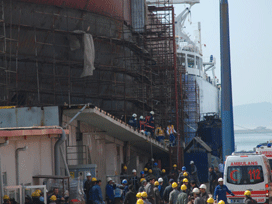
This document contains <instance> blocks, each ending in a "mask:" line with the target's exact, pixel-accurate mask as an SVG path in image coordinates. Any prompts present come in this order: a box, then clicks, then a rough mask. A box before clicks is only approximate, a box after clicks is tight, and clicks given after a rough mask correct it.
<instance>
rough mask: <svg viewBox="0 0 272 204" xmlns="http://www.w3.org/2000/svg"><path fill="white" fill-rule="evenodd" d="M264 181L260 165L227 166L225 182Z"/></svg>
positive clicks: (247, 182) (252, 182)
mask: <svg viewBox="0 0 272 204" xmlns="http://www.w3.org/2000/svg"><path fill="white" fill-rule="evenodd" d="M263 181H264V177H263V169H262V166H231V167H228V178H227V182H228V183H231V184H236V185H245V184H256V183H261V182H263Z"/></svg>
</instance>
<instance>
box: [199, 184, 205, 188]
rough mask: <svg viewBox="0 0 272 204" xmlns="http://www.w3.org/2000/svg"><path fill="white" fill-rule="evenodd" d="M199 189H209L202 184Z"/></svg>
mask: <svg viewBox="0 0 272 204" xmlns="http://www.w3.org/2000/svg"><path fill="white" fill-rule="evenodd" d="M199 188H203V189H207V187H206V185H205V184H201V185H200V187H199Z"/></svg>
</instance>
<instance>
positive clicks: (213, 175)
mask: <svg viewBox="0 0 272 204" xmlns="http://www.w3.org/2000/svg"><path fill="white" fill-rule="evenodd" d="M219 178H220V177H219ZM217 179H218V178H217V175H216V173H215V172H214V170H213V167H212V166H211V167H210V168H209V178H208V180H209V183H210V193H211V194H213V193H214V189H215V186H216V184H217Z"/></svg>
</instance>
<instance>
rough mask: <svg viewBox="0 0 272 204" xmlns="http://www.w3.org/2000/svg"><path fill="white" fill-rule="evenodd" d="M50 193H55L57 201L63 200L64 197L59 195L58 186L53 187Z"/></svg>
mask: <svg viewBox="0 0 272 204" xmlns="http://www.w3.org/2000/svg"><path fill="white" fill-rule="evenodd" d="M52 195H55V196H56V197H57V202H58V201H60V200H64V198H63V197H62V196H61V195H59V189H58V188H53V194H52Z"/></svg>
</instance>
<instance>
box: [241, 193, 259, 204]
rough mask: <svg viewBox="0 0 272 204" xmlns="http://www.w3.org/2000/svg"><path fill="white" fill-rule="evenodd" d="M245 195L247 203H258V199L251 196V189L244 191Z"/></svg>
mask: <svg viewBox="0 0 272 204" xmlns="http://www.w3.org/2000/svg"><path fill="white" fill-rule="evenodd" d="M244 196H245V197H246V200H245V204H257V201H256V200H254V199H253V198H252V197H251V192H250V191H249V190H246V191H245V192H244Z"/></svg>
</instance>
